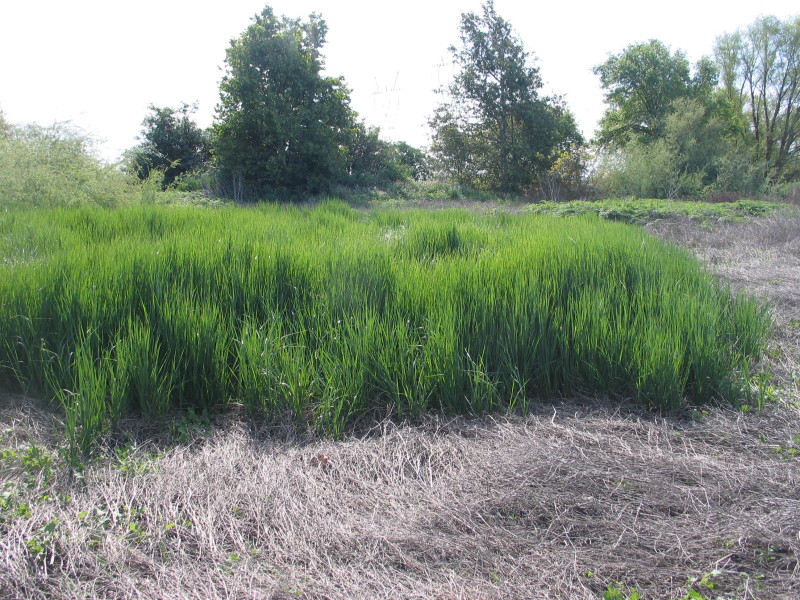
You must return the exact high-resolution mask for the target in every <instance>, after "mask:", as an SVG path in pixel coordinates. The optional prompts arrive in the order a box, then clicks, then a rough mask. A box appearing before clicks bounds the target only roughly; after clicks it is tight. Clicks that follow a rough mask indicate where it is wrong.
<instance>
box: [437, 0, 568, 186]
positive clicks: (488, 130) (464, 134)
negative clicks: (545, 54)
mask: <svg viewBox="0 0 800 600" xmlns="http://www.w3.org/2000/svg"><path fill="white" fill-rule="evenodd" d="M482 8H483V14H482V15H477V14H475V13H465V14H462V16H461V28H460V29H461V47H460V48H459V49H457V48H454V47H453V48H450V50H451V52H452V53H453V57H454V62H455V64H456V65H457V66H458V67H459V69H460V71H459V73H458V74H457V75H456V77H455V79H454V81H453V83H452V84H451V85H450V86H449V88H448V94H449V96H450V101H449V102H446V103H443V104H442V105H441V106H439V108H438V109H437V111H436V114H435V116H434V117H433V119H432V120H431V122H430V125H431V127H432V128H433V130H434V133H433V142H432V145H431V151H432V153H433V154H434V156H435V157H436V158H437V160H438V162H439V167H440V169H441V170H442V171H443V172H444V173H446V174H447V175H449V176H450V177H452V178H454V179H455V180H456V182H458V183H460V184H465V185H470V186H473V187H476V188H478V189H483V190H494V191H499V192H520V191H525V190H528V189H530V188H531V187H532V186H533V185H535V183H536V182H537V181H538V179H539V177H540V176H541V175H542V174H543V173H544V172H546V171H547V169H548V168H549V167H550V166H551V164H552V161H553V159H554V156H553V155H554V153H557V149H558V148H559V147H560V146H563V145H566V144H568V143H570V142H581V141H582V140H581V136H580V134H579V133H578V130H577V126H576V124H575V121H574V118H573V117H572V115H571V114H570V113H569V111H568V110H567V109H566V107H565V106H564V105H563V103H562V102H560V101H559V100H558V99H545V98H540V97H539V93H538V91H539V89H540V88H541V87H542V80H541V77H540V75H539V70H538V68H536V67H533V66H530V65H529V56H528V54H527V53H526V52H525V51H524V49H523V47H522V44H521V43H520V42H519V40H517V39H516V37H515V36H514V35H513V32H512V29H511V25H510V24H509V23H508V22H507V21H505V20H504V19H503V18H502V17H500V16H499V15H498V14H497V13H496V12H495V9H494V3H493V2H492V1H491V0H489V1H488V2H486V3H485V4H484V5H483V7H482Z"/></svg>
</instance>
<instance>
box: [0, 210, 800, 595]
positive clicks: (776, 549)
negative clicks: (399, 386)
mask: <svg viewBox="0 0 800 600" xmlns="http://www.w3.org/2000/svg"><path fill="white" fill-rule="evenodd" d="M648 228H649V229H650V230H651V231H653V232H654V233H656V234H658V235H659V236H661V237H663V238H666V239H668V240H671V241H674V242H676V243H678V244H682V245H685V246H687V247H689V248H691V249H692V250H693V251H694V252H696V253H697V254H698V256H700V258H701V259H702V260H703V261H704V262H705V263H706V264H707V265H708V266H709V268H710V269H712V270H713V271H714V272H716V273H718V274H719V276H720V277H721V278H723V279H724V280H727V281H729V282H731V284H732V285H733V286H734V287H736V288H741V289H744V290H746V291H748V292H751V293H754V294H757V295H760V296H763V297H766V298H768V299H769V300H770V301H771V303H772V305H773V307H774V322H775V329H774V332H773V334H772V337H771V341H770V344H769V347H768V352H767V354H768V356H767V357H766V363H767V364H768V366H769V368H770V370H771V372H772V374H773V376H774V379H773V380H772V381H769V382H767V381H766V380H765V383H764V385H765V386H769V387H770V388H771V389H770V390H769V393H770V394H771V395H772V397H773V398H774V400H775V402H773V403H770V404H768V405H767V407H766V408H765V410H764V411H763V412H762V413H761V414H755V412H754V411H751V412H749V413H743V412H741V411H734V410H732V409H730V408H708V409H703V410H685V411H682V412H680V413H676V414H669V415H662V416H658V415H655V414H653V413H649V412H645V411H643V410H640V409H638V408H637V407H635V406H622V407H620V405H619V402H617V401H615V402H614V403H611V402H607V401H605V400H603V399H601V398H600V399H599V398H570V399H565V400H563V401H560V402H557V403H549V404H544V405H540V406H537V407H535V408H534V409H533V411H532V413H531V414H530V415H529V416H528V417H525V418H522V417H495V418H487V419H483V420H470V419H463V418H461V419H445V418H443V417H437V416H430V417H427V418H426V419H425V420H424V421H423V422H422V423H417V424H414V425H404V424H392V423H384V424H382V425H380V426H375V427H373V428H372V429H366V428H365V429H364V430H361V431H358V432H354V433H353V434H352V435H351V436H350V437H348V438H346V439H345V440H343V441H339V442H335V441H330V440H321V439H310V438H308V439H306V438H304V437H302V436H301V435H298V434H296V433H294V432H292V431H285V430H275V429H268V428H266V427H261V426H259V424H258V423H254V422H253V421H251V420H248V419H247V418H246V417H245V416H244V415H238V414H236V413H233V414H228V415H226V416H225V417H224V419H222V420H221V421H220V422H218V423H214V424H210V423H208V422H207V420H206V419H204V418H203V417H202V416H200V417H198V418H196V419H183V420H181V421H179V422H176V423H175V425H174V426H173V427H172V431H171V432H165V431H164V429H163V428H155V427H148V426H147V424H146V423H142V422H130V423H123V427H122V429H123V433H122V434H120V441H123V442H126V443H124V444H122V445H119V446H117V447H116V449H109V450H108V451H107V452H105V453H104V454H103V455H102V456H101V457H100V458H99V459H97V460H95V461H93V462H91V463H90V464H88V465H87V467H86V468H85V469H84V470H83V471H82V472H70V471H68V470H66V469H55V468H52V466H53V465H55V464H56V463H57V462H58V461H59V460H60V459H59V458H58V455H57V449H58V448H59V447H61V446H63V438H60V437H59V435H60V434H59V430H58V427H57V426H56V425H55V423H56V421H55V419H54V415H52V414H51V413H49V412H48V411H47V410H45V409H43V408H41V407H40V406H39V405H38V404H36V403H35V402H34V401H32V400H29V399H26V398H21V397H10V396H4V397H2V400H0V449H2V450H3V451H4V453H3V459H2V463H0V486H3V487H2V500H1V501H2V505H0V506H2V512H0V518H2V519H3V521H0V527H1V528H2V532H3V535H2V537H0V597H3V598H26V599H27V598H31V599H33V598H41V599H45V598H47V599H51V598H52V599H62V598H63V599H67V598H108V599H128V598H131V599H133V598H148V599H151V598H152V599H176V600H177V599H183V598H187V599H188V598H197V599H204V600H205V599H216V598H220V599H221V598H225V599H241V598H263V599H268V598H271V599H276V600H277V599H288V598H297V599H303V600H312V599H314V600H323V599H326V600H327V599H330V600H333V599H355V598H359V599H360V598H365V599H376V600H377V599H412V598H413V599H426V600H427V599H441V600H450V599H453V600H455V599H464V600H479V599H490V598H491V599H498V600H499V599H519V600H523V599H536V600H540V599H550V598H552V599H575V600H582V599H586V600H589V599H599V598H602V597H603V594H604V593H606V594H607V597H609V598H612V599H613V598H620V599H625V598H629V597H631V596H633V597H635V594H634V590H636V591H638V594H640V595H641V597H642V598H646V599H683V598H687V599H692V598H695V599H697V598H706V599H708V600H715V599H717V598H725V599H734V598H735V599H741V600H746V599H747V600H749V599H761V600H775V599H787V600H788V599H791V598H797V597H800V563H799V562H798V561H799V560H800V462H798V461H800V409H799V408H798V406H797V403H798V402H800V395H799V394H798V385H800V216H797V217H787V216H781V217H769V218H764V219H760V220H756V221H753V222H750V223H744V224H728V225H716V226H713V227H707V226H703V227H701V226H698V225H696V224H694V223H693V222H691V221H688V220H687V221H680V222H678V221H673V222H659V223H654V224H650V225H648ZM170 433H171V435H170ZM176 439H178V440H180V442H181V443H178V444H176V443H175V440H176ZM31 448H33V450H31ZM13 515H16V516H13ZM22 517H24V518H22ZM609 586H611V589H612V590H616V591H614V592H609V591H608V590H609ZM615 594H616V595H615ZM691 594H696V595H691Z"/></svg>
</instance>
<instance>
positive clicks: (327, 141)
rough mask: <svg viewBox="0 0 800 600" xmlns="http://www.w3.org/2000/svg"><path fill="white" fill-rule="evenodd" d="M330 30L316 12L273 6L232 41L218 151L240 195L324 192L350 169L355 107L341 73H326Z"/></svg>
mask: <svg viewBox="0 0 800 600" xmlns="http://www.w3.org/2000/svg"><path fill="white" fill-rule="evenodd" d="M326 33H327V26H326V24H325V21H324V20H322V19H321V18H320V17H319V16H318V15H314V14H312V15H311V16H310V17H309V19H308V21H307V22H305V23H303V22H301V21H300V20H299V19H288V18H286V17H283V18H278V17H276V16H275V15H274V13H273V11H272V9H271V8H270V7H268V6H267V7H265V8H264V10H263V11H262V12H261V13H260V14H257V15H256V16H255V17H254V18H253V23H252V24H251V25H250V26H249V27H248V28H247V29H246V30H245V31H244V32H243V33H242V35H241V36H240V37H239V38H237V39H234V40H232V41H231V45H230V47H229V48H228V50H227V53H226V59H225V62H226V73H225V76H224V77H223V79H222V82H221V84H220V103H219V105H218V106H217V115H216V120H215V125H214V141H213V153H214V157H215V159H216V161H217V164H218V166H219V167H220V169H221V170H222V172H223V176H224V177H226V178H228V179H229V180H230V181H231V182H232V183H233V189H234V190H235V195H241V191H242V190H243V191H244V193H249V194H255V195H264V194H272V195H280V196H286V195H289V196H293V195H298V194H303V193H319V192H322V191H325V190H326V189H328V188H329V187H330V185H331V184H332V183H334V182H336V181H339V180H340V179H342V178H343V177H344V176H345V175H346V173H347V168H348V144H349V143H350V141H351V139H352V133H353V129H354V127H355V114H354V113H353V111H352V110H351V109H350V105H349V103H350V97H349V90H348V89H347V87H345V85H344V82H343V80H342V79H341V78H334V77H323V76H322V74H321V72H322V68H323V59H322V55H321V53H320V49H321V48H322V46H323V44H324V42H325V35H326Z"/></svg>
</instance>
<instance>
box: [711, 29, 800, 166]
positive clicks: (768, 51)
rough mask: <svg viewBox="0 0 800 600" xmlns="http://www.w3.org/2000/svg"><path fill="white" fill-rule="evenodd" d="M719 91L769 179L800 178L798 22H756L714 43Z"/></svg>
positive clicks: (799, 34)
mask: <svg viewBox="0 0 800 600" xmlns="http://www.w3.org/2000/svg"><path fill="white" fill-rule="evenodd" d="M715 55H716V58H717V62H718V64H719V67H720V71H721V74H722V86H723V89H724V91H725V94H726V96H727V98H728V100H729V101H730V102H731V104H732V105H733V106H734V107H735V108H736V109H738V111H739V113H740V114H741V116H742V120H743V122H744V124H745V127H744V128H743V132H742V135H743V138H744V139H745V141H747V142H748V143H749V144H750V145H751V146H752V147H753V149H754V152H755V154H756V158H757V160H758V161H760V162H762V163H763V165H764V166H765V171H766V172H769V173H771V177H772V179H773V180H775V181H778V180H781V179H786V180H797V179H798V178H800V154H798V152H799V151H800V17H794V18H791V19H787V20H786V21H780V20H778V19H777V18H775V17H771V16H770V17H762V18H759V19H758V20H756V21H755V22H754V23H753V24H752V25H750V26H749V27H747V28H746V29H744V30H739V31H736V32H734V33H729V34H725V35H723V36H721V37H720V38H718V39H717V43H716V46H715Z"/></svg>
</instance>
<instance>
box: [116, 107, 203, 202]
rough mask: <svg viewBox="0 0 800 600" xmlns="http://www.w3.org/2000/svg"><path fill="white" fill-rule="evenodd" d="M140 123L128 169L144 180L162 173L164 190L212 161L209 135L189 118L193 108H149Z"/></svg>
mask: <svg viewBox="0 0 800 600" xmlns="http://www.w3.org/2000/svg"><path fill="white" fill-rule="evenodd" d="M148 109H149V111H150V114H148V115H147V116H146V117H145V118H144V120H143V121H142V132H141V137H140V138H139V139H140V140H141V141H142V143H141V144H140V145H139V146H137V147H136V148H134V149H133V150H132V151H131V153H130V160H131V167H132V168H133V170H134V171H135V173H136V174H137V175H138V176H139V177H140V178H141V179H146V178H147V177H148V176H149V175H150V173H151V172H152V171H154V170H157V171H161V172H163V173H164V181H163V185H164V187H167V186H169V185H171V184H172V183H174V181H175V179H176V178H177V177H179V176H181V175H183V174H186V173H191V172H193V171H197V170H200V169H202V168H204V167H205V166H207V165H208V163H209V161H210V159H211V147H210V140H209V135H208V133H207V132H206V131H203V130H202V129H201V128H200V127H198V126H197V124H196V123H195V122H194V121H193V120H192V119H191V116H190V115H191V114H192V113H193V112H194V111H195V110H196V107H193V106H189V105H188V104H185V103H184V104H182V105H181V106H180V107H178V108H170V107H163V108H160V107H157V106H154V105H152V104H151V105H150V106H149V107H148Z"/></svg>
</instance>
